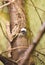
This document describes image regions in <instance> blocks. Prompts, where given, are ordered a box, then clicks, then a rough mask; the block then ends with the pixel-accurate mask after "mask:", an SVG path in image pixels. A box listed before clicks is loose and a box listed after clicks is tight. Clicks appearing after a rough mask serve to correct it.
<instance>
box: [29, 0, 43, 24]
mask: <svg viewBox="0 0 45 65" xmlns="http://www.w3.org/2000/svg"><path fill="white" fill-rule="evenodd" d="M30 1H31V3H32V4H33V7H34V8H35V11H36V12H37V14H38V16H39V19H40V21H41V24H43V21H42V19H41V17H40V15H39V12H38V11H37V8H36V6H35V4H34V3H33V1H32V0H30Z"/></svg>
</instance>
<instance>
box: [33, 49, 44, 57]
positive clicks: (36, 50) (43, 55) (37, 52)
mask: <svg viewBox="0 0 45 65" xmlns="http://www.w3.org/2000/svg"><path fill="white" fill-rule="evenodd" d="M34 51H35V52H37V53H39V54H41V55H43V56H45V54H43V53H41V52H39V51H37V50H34Z"/></svg>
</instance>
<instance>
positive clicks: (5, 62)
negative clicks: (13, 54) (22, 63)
mask: <svg viewBox="0 0 45 65" xmlns="http://www.w3.org/2000/svg"><path fill="white" fill-rule="evenodd" d="M0 60H1V61H2V62H3V63H4V64H5V65H8V64H9V65H10V64H11V65H12V63H13V64H14V65H18V64H17V63H16V61H14V60H11V59H9V58H6V57H4V56H2V55H1V54H0Z"/></svg>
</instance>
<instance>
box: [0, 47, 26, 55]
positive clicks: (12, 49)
mask: <svg viewBox="0 0 45 65" xmlns="http://www.w3.org/2000/svg"><path fill="white" fill-rule="evenodd" d="M22 48H24V49H25V48H26V49H27V47H26V46H19V47H14V48H11V49H9V50H7V51H3V52H1V53H0V54H4V53H6V52H9V51H11V52H12V51H14V50H16V49H22Z"/></svg>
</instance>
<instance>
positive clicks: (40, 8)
mask: <svg viewBox="0 0 45 65" xmlns="http://www.w3.org/2000/svg"><path fill="white" fill-rule="evenodd" d="M24 2H25V3H27V4H28V5H30V6H32V7H34V6H33V5H32V4H31V3H28V2H26V1H25V0H24ZM35 7H36V8H37V9H39V10H41V11H42V12H45V10H43V9H41V8H39V7H37V6H35Z"/></svg>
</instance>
